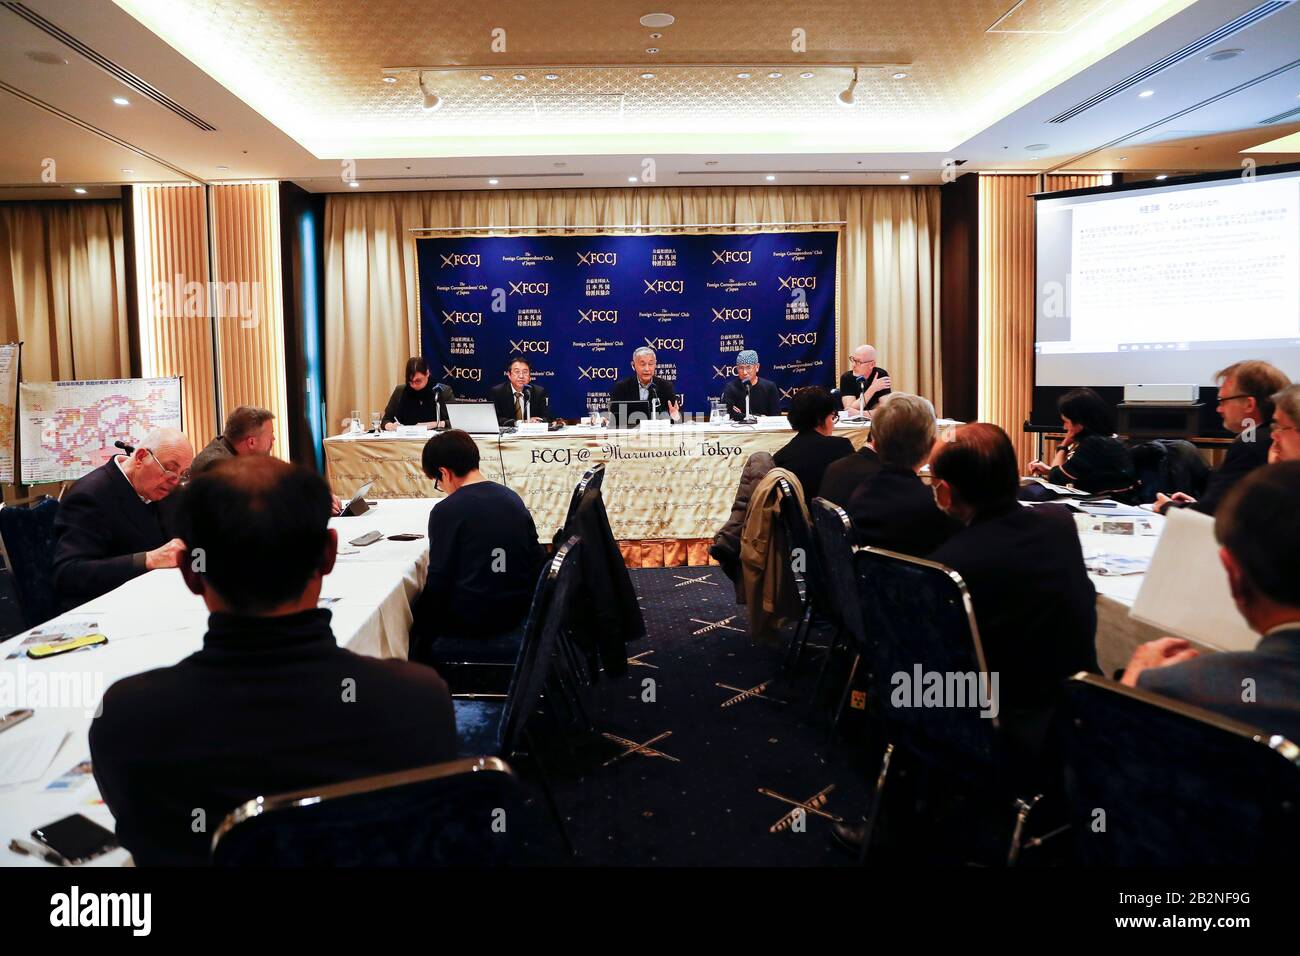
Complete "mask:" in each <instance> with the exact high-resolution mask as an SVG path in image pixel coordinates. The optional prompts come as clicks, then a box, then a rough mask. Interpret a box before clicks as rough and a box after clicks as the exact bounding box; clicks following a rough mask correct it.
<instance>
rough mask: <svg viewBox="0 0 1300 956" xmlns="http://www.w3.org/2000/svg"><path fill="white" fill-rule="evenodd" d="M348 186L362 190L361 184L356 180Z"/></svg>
mask: <svg viewBox="0 0 1300 956" xmlns="http://www.w3.org/2000/svg"><path fill="white" fill-rule="evenodd" d="M348 185H349V186H351V187H352V188H353V189H360V188H361V184H360V183H359V182H357V181H356V180H355V179H354V180H352V182H350V183H348Z"/></svg>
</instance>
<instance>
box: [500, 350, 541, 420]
mask: <svg viewBox="0 0 1300 956" xmlns="http://www.w3.org/2000/svg"><path fill="white" fill-rule="evenodd" d="M532 382H533V366H532V364H531V363H530V362H529V361H528V359H526V358H524V357H523V356H522V355H512V356H511V357H510V360H509V361H508V362H507V363H506V380H505V381H504V382H501V383H499V384H497V385H493V386H492V388H491V389H490V390H489V391H488V395H489V397H490V398H491V399H492V405H493V406H494V407H495V408H496V412H497V424H498V425H515V424H518V423H519V422H549V421H550V420H551V406H550V403H549V402H548V401H547V400H546V389H544V388H542V386H540V385H534V384H532Z"/></svg>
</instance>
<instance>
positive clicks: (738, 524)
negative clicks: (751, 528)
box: [709, 451, 829, 601]
mask: <svg viewBox="0 0 1300 956" xmlns="http://www.w3.org/2000/svg"><path fill="white" fill-rule="evenodd" d="M775 467H776V465H775V463H774V462H773V461H772V456H771V455H770V454H768V453H767V452H765V451H756V452H754V453H753V454H752V455H750V456H749V458H747V459H746V460H745V467H744V469H743V470H742V471H741V473H740V484H739V485H738V486H737V487H736V498H735V500H734V501H733V502H732V504H731V514H730V515H728V517H727V520H726V521H725V522H723V525H722V527H721V528H719V529H718V533H717V534H715V535H714V536H713V544H711V545H710V546H709V556H710V557H712V558H713V560H715V561H717V562H718V564H719V565H720V566H721V568H722V573H723V574H725V575H726V576H727V577H729V578H731V581H732V583H733V584H735V585H736V600H737V601H740V600H742V598H743V596H744V592H743V591H742V590H741V579H740V551H741V540H740V536H741V534H742V533H743V531H744V528H745V519H746V517H748V515H749V499H750V498H751V497H752V496H753V494H754V488H755V487H756V486H757V485H758V483H759V482H760V481H761V480H762V479H763V476H764V475H766V474H767V473H768V472H769V471H771V470H772V469H773V468H775ZM828 473H829V471H828Z"/></svg>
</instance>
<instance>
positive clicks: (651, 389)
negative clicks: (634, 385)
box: [646, 378, 661, 421]
mask: <svg viewBox="0 0 1300 956" xmlns="http://www.w3.org/2000/svg"><path fill="white" fill-rule="evenodd" d="M658 383H659V379H657V378H652V379H650V384H649V385H647V386H646V392H647V394H648V395H649V398H650V418H651V420H652V421H653V420H656V419H658V418H659V406H660V404H661V402H660V401H659V388H658Z"/></svg>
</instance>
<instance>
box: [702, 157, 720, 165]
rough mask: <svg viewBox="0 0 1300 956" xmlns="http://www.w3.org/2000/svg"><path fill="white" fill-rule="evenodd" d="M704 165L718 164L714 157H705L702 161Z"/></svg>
mask: <svg viewBox="0 0 1300 956" xmlns="http://www.w3.org/2000/svg"><path fill="white" fill-rule="evenodd" d="M704 165H705V166H716V165H718V161H717V160H716V159H706V160H705V161H704Z"/></svg>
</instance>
